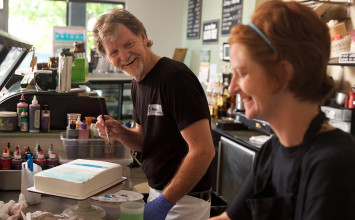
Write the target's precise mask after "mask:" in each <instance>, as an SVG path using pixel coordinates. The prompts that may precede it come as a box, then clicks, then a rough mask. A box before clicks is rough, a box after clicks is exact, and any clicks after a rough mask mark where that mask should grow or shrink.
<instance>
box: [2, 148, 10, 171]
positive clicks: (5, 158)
mask: <svg viewBox="0 0 355 220" xmlns="http://www.w3.org/2000/svg"><path fill="white" fill-rule="evenodd" d="M0 162H1V169H2V170H10V169H11V162H12V159H11V156H10V152H9V148H8V147H7V146H5V148H4V152H3V153H2V157H1V158H0Z"/></svg>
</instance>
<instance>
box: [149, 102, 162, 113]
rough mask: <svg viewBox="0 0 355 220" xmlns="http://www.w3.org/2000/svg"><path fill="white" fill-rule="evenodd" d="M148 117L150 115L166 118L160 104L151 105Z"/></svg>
mask: <svg viewBox="0 0 355 220" xmlns="http://www.w3.org/2000/svg"><path fill="white" fill-rule="evenodd" d="M147 115H148V116H149V115H156V116H164V114H163V109H162V108H161V105H159V104H150V105H148V114H147Z"/></svg>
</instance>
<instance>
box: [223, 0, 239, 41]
mask: <svg viewBox="0 0 355 220" xmlns="http://www.w3.org/2000/svg"><path fill="white" fill-rule="evenodd" d="M242 9H243V4H242V0H223V6H222V24H221V34H222V35H229V34H230V30H231V29H232V27H233V26H234V25H236V24H240V23H242Z"/></svg>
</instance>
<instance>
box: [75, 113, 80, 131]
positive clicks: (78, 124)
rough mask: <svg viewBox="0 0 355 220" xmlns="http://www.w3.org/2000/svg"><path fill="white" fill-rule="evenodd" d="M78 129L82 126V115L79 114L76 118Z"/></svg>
mask: <svg viewBox="0 0 355 220" xmlns="http://www.w3.org/2000/svg"><path fill="white" fill-rule="evenodd" d="M75 124H76V129H80V127H81V121H80V116H79V115H78V119H76V123H75Z"/></svg>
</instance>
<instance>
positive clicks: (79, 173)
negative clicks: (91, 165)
mask: <svg viewBox="0 0 355 220" xmlns="http://www.w3.org/2000/svg"><path fill="white" fill-rule="evenodd" d="M48 171H50V172H46V171H43V172H40V173H38V174H37V175H39V176H44V177H52V178H56V179H63V180H68V181H73V182H80V183H85V182H86V181H88V180H90V178H92V177H93V176H95V175H96V174H97V173H99V172H100V171H95V170H82V169H75V168H71V169H69V170H68V168H64V169H61V168H60V167H57V168H56V169H53V168H52V169H50V170H48Z"/></svg>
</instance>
